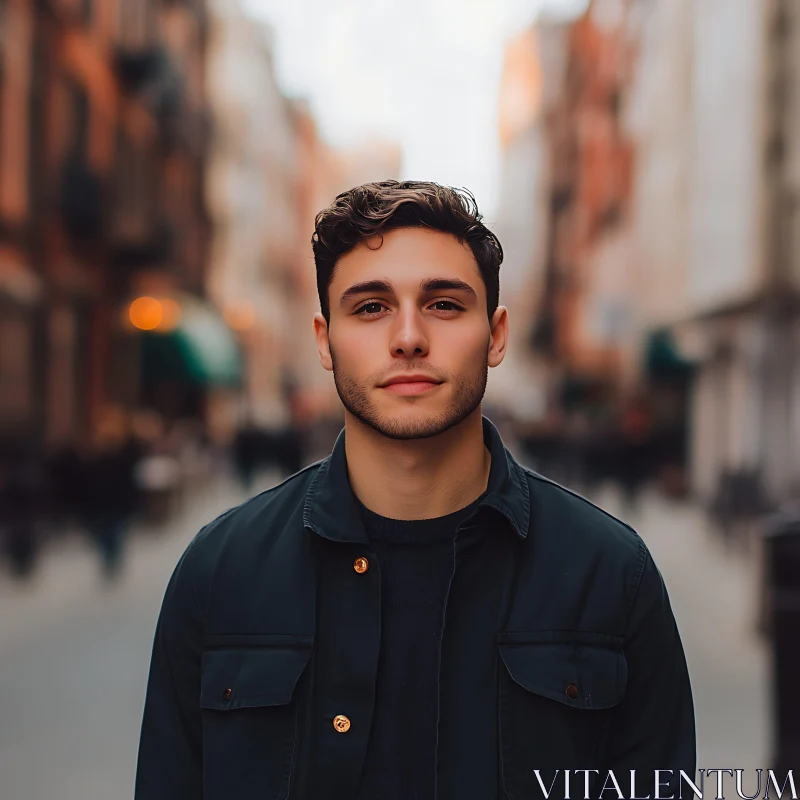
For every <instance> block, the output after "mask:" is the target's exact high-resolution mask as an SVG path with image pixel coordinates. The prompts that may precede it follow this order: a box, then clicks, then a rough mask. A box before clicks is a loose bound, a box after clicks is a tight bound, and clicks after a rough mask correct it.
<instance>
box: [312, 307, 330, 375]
mask: <svg viewBox="0 0 800 800" xmlns="http://www.w3.org/2000/svg"><path fill="white" fill-rule="evenodd" d="M314 338H315V339H316V340H317V355H319V363H320V364H322V367H323V369H326V370H328V372H333V359H331V343H330V339H329V338H328V323H327V322H326V321H325V317H323V316H322V314H320V313H319V312H317V313H316V314H314Z"/></svg>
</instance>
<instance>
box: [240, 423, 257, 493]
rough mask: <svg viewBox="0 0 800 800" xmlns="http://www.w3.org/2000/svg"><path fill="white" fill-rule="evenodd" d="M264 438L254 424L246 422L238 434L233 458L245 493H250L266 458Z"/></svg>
mask: <svg viewBox="0 0 800 800" xmlns="http://www.w3.org/2000/svg"><path fill="white" fill-rule="evenodd" d="M263 450H264V436H263V434H262V433H261V431H260V430H259V429H258V428H257V427H256V425H255V424H254V423H253V422H250V421H248V422H245V423H244V424H243V425H242V427H241V428H239V430H238V431H237V432H236V436H235V437H234V440H233V448H232V456H233V463H234V467H235V469H236V474H237V475H238V477H239V481H240V483H241V484H242V488H243V489H244V490H245V492H247V493H250V492H251V491H252V488H253V481H254V478H255V474H256V470H257V468H258V466H259V464H260V462H261V460H262V459H263V458H264V452H263Z"/></svg>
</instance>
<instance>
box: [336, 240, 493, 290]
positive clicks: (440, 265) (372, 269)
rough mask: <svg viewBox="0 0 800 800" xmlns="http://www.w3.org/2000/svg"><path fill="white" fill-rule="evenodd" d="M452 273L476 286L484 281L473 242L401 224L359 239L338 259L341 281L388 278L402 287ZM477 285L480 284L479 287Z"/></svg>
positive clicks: (454, 276) (338, 280) (337, 270)
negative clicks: (397, 227)
mask: <svg viewBox="0 0 800 800" xmlns="http://www.w3.org/2000/svg"><path fill="white" fill-rule="evenodd" d="M444 277H452V278H453V279H461V280H463V281H466V282H467V283H469V284H470V285H472V286H473V287H476V283H480V282H481V274H480V270H479V268H478V263H477V261H476V260H475V256H474V255H473V253H472V250H471V249H470V248H469V245H467V244H465V243H461V242H459V240H458V239H457V238H456V237H455V236H453V235H452V234H449V233H443V232H441V231H434V230H430V229H427V228H400V229H394V230H391V231H388V232H387V233H386V234H384V235H383V238H381V236H378V235H376V236H372V237H369V238H368V239H365V240H362V241H361V242H359V243H358V244H357V245H356V246H355V247H354V248H353V249H352V250H351V251H349V252H348V253H345V254H344V255H343V256H341V257H340V258H339V259H338V262H337V265H336V270H335V272H334V275H333V280H334V281H336V282H337V283H342V282H346V283H348V284H350V283H353V282H356V281H358V282H361V281H365V280H388V281H390V282H391V283H393V284H396V285H397V287H398V288H399V287H400V286H401V285H402V286H403V287H404V288H407V287H409V286H410V285H416V284H419V283H420V282H421V281H423V280H426V279H430V278H444ZM476 288H477V287H476Z"/></svg>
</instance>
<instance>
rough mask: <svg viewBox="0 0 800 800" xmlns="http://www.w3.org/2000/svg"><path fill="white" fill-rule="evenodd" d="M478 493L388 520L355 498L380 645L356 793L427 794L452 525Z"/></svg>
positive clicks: (371, 796) (421, 797) (430, 793)
mask: <svg viewBox="0 0 800 800" xmlns="http://www.w3.org/2000/svg"><path fill="white" fill-rule="evenodd" d="M480 499H481V498H478V499H477V500H475V502H473V503H471V504H470V505H469V506H467V507H465V508H463V509H461V510H460V511H456V512H455V513H453V514H448V515H447V516H444V517H439V518H437V519H423V520H411V521H409V520H394V519H388V518H387V517H382V516H380V515H378V514H375V513H374V512H372V511H370V510H369V509H368V508H366V507H365V506H364V505H363V504H362V503H361V502H359V501H358V498H356V505H357V506H358V509H359V512H360V514H361V518H362V520H363V522H364V527H365V530H366V532H367V535H368V536H369V538H370V541H371V542H372V547H373V549H374V550H375V554H376V556H377V558H378V566H379V569H380V574H381V645H380V654H379V661H378V678H377V685H376V694H375V710H374V714H373V721H372V729H371V731H370V738H369V744H368V747H367V755H366V760H365V765H364V772H363V774H362V778H361V784H360V787H359V790H358V793H357V800H433V797H434V791H435V782H436V777H435V768H436V742H437V723H438V719H439V707H438V706H439V648H440V645H441V640H442V628H443V625H444V612H445V605H446V603H447V594H448V591H449V588H450V581H451V579H452V577H453V571H454V569H455V561H454V558H455V556H454V553H455V550H454V540H455V536H456V528H457V527H458V525H459V524H460V523H461V522H462V521H463V520H465V519H466V518H467V517H468V516H470V515H471V514H472V513H473V512H474V511H475V509H476V508H477V506H478V503H479V502H480Z"/></svg>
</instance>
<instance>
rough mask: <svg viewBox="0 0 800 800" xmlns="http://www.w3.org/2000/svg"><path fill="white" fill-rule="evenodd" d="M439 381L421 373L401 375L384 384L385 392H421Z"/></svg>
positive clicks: (431, 387) (406, 393)
mask: <svg viewBox="0 0 800 800" xmlns="http://www.w3.org/2000/svg"><path fill="white" fill-rule="evenodd" d="M439 383H440V382H439V381H436V380H434V379H433V378H428V377H426V376H422V375H407V376H406V375H403V376H398V377H396V378H392V379H391V382H390V383H387V384H385V385H384V387H383V388H384V389H386V391H387V392H392V393H393V394H402V395H409V394H422V393H423V392H428V391H430V390H431V389H435V388H436V387H437V386H439Z"/></svg>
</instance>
